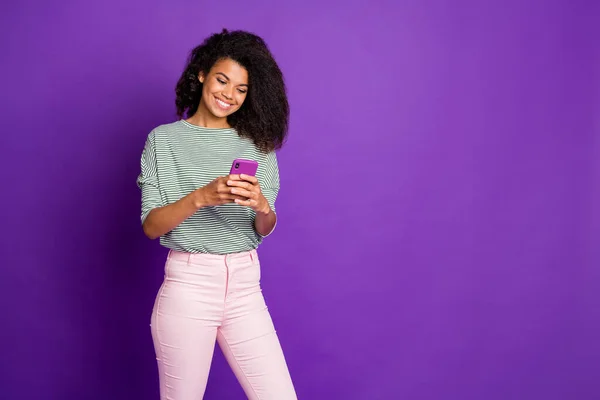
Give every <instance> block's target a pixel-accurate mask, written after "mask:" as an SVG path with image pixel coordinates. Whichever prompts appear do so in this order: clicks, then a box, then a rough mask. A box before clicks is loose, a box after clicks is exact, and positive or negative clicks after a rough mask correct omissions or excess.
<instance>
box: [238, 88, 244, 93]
mask: <svg viewBox="0 0 600 400" xmlns="http://www.w3.org/2000/svg"><path fill="white" fill-rule="evenodd" d="M238 92H240V93H242V94H244V93H246V89H238Z"/></svg>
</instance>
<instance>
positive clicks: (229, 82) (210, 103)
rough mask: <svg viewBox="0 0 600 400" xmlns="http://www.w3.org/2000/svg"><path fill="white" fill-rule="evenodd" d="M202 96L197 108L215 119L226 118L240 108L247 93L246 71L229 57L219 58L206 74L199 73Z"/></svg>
mask: <svg viewBox="0 0 600 400" xmlns="http://www.w3.org/2000/svg"><path fill="white" fill-rule="evenodd" d="M198 78H199V79H200V82H202V84H203V86H202V98H201V99H200V105H199V107H198V110H199V111H200V110H203V111H208V112H209V113H210V114H212V115H213V117H215V118H216V119H223V118H227V116H228V115H231V114H233V113H234V112H236V111H237V110H239V109H240V107H241V106H242V104H243V103H244V100H245V99H246V95H247V93H248V71H246V69H245V68H244V67H242V66H241V65H240V64H238V63H237V62H235V61H233V60H231V59H223V60H219V61H217V62H216V63H215V65H213V67H212V68H211V70H210V71H209V73H208V74H207V75H204V73H202V72H201V73H200V75H199V76H198Z"/></svg>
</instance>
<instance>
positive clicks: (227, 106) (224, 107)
mask: <svg viewBox="0 0 600 400" xmlns="http://www.w3.org/2000/svg"><path fill="white" fill-rule="evenodd" d="M215 103H217V106H218V107H219V108H220V109H221V110H229V109H230V108H231V106H232V105H231V104H229V103H226V102H224V101H223V100H221V99H218V98H216V97H215Z"/></svg>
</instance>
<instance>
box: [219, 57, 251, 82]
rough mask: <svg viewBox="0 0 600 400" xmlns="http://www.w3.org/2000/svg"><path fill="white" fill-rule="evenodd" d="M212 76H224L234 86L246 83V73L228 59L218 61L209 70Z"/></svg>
mask: <svg viewBox="0 0 600 400" xmlns="http://www.w3.org/2000/svg"><path fill="white" fill-rule="evenodd" d="M210 72H211V73H212V74H218V73H221V74H225V75H226V76H227V77H228V78H229V79H230V80H231V81H232V82H233V83H235V84H247V83H248V71H246V68H244V67H242V66H241V65H240V64H238V63H237V62H235V61H233V60H232V59H230V58H226V59H223V60H219V61H217V62H216V63H215V65H213V67H212V69H211V70H210Z"/></svg>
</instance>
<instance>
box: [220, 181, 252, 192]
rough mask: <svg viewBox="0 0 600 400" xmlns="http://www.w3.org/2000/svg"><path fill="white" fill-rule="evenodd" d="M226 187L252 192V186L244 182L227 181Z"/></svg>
mask: <svg viewBox="0 0 600 400" xmlns="http://www.w3.org/2000/svg"><path fill="white" fill-rule="evenodd" d="M227 186H236V187H240V188H242V189H246V190H252V189H253V188H254V186H253V185H252V184H251V183H249V182H245V181H227Z"/></svg>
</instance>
